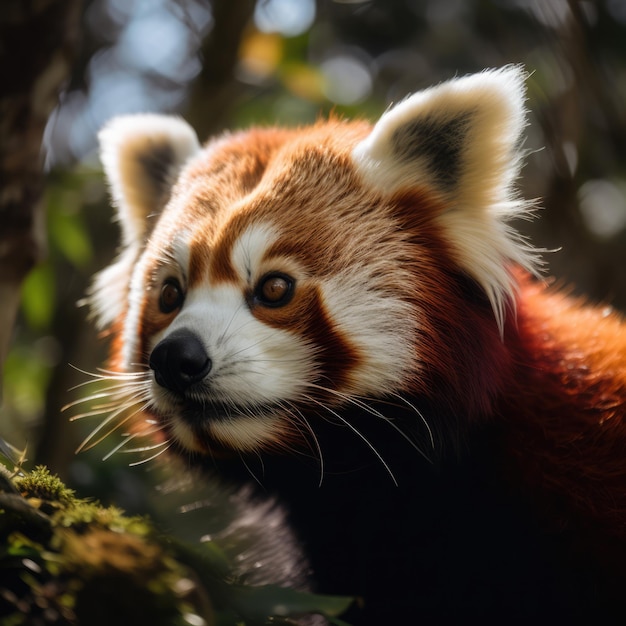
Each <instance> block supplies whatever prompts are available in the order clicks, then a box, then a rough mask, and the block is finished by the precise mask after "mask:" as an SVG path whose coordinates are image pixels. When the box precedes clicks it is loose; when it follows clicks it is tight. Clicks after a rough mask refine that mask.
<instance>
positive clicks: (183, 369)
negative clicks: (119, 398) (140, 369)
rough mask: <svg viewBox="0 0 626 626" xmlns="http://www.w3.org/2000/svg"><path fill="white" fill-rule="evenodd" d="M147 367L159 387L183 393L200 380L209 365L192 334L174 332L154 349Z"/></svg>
mask: <svg viewBox="0 0 626 626" xmlns="http://www.w3.org/2000/svg"><path fill="white" fill-rule="evenodd" d="M149 365H150V369H152V370H153V371H154V378H155V380H156V382H157V383H158V384H159V385H161V387H165V388H166V389H169V390H171V391H174V392H177V393H183V392H185V391H187V389H188V388H189V387H191V386H192V385H194V384H195V383H198V382H200V381H201V380H203V379H204V377H205V376H206V375H207V374H208V373H209V372H210V371H211V365H212V363H211V359H210V358H209V356H208V355H207V353H206V351H205V349H204V346H203V345H202V342H201V341H200V339H198V337H196V335H194V334H193V333H191V332H189V331H186V330H177V331H175V332H173V333H172V334H171V335H169V336H168V337H166V338H165V339H163V340H162V341H160V342H159V343H158V344H157V345H156V346H155V348H154V350H152V353H151V354H150V360H149Z"/></svg>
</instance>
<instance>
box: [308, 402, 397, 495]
mask: <svg viewBox="0 0 626 626" xmlns="http://www.w3.org/2000/svg"><path fill="white" fill-rule="evenodd" d="M306 399H307V400H309V401H310V402H313V403H314V404H317V405H318V406H320V407H322V408H323V409H324V410H325V411H327V412H328V413H330V414H331V415H333V416H334V417H336V418H337V419H338V420H339V421H340V422H342V423H343V424H345V425H346V426H347V427H348V428H349V429H350V430H351V431H352V432H353V433H354V434H355V435H357V436H358V437H359V438H360V439H361V440H362V441H363V442H364V443H365V444H366V445H367V447H368V448H369V449H370V450H371V451H372V452H373V453H374V455H375V456H376V457H377V458H378V460H379V461H380V462H381V463H382V465H383V467H384V468H385V469H386V470H387V472H388V474H389V476H390V477H391V480H393V483H394V485H395V486H396V487H397V486H398V482H397V481H396V477H395V476H394V474H393V472H392V471H391V468H390V467H389V465H387V463H386V461H385V459H383V457H382V456H381V454H380V452H378V450H377V449H376V448H375V446H374V445H373V444H372V443H371V441H370V440H369V439H368V438H367V437H366V436H365V435H364V434H363V433H362V432H361V431H360V430H359V429H358V428H356V427H355V426H354V425H353V424H351V423H350V422H349V421H348V420H347V419H345V418H344V417H342V416H341V415H340V414H339V413H337V411H335V410H333V409H331V408H330V407H329V406H326V405H325V404H324V403H323V402H320V401H319V400H317V399H315V398H313V397H311V396H306Z"/></svg>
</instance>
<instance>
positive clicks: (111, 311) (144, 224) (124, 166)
mask: <svg viewBox="0 0 626 626" xmlns="http://www.w3.org/2000/svg"><path fill="white" fill-rule="evenodd" d="M99 139H100V156H101V160H102V164H103V166H104V171H105V174H106V177H107V179H108V182H109V186H110V190H111V196H112V198H113V202H114V204H115V206H116V208H117V217H118V220H119V222H120V227H121V230H122V249H121V252H120V255H119V257H118V258H117V260H116V261H115V262H114V263H113V264H112V265H111V266H109V267H108V268H106V269H105V270H103V271H102V272H100V273H99V274H97V275H96V277H95V279H94V282H93V284H92V287H91V291H90V294H89V297H88V303H89V304H90V305H91V309H92V314H93V315H94V316H95V317H96V319H97V322H98V324H99V325H100V326H101V327H106V326H109V325H110V324H111V323H113V322H114V321H115V320H116V319H117V318H118V316H119V315H120V314H121V313H122V312H123V310H124V307H125V306H126V300H127V297H126V294H127V291H128V283H129V280H130V274H131V271H132V268H133V266H134V263H135V261H136V260H137V256H138V254H139V252H140V251H141V249H142V248H143V245H144V243H145V241H146V239H147V237H148V235H149V234H150V231H151V229H152V227H153V225H154V222H155V221H156V219H150V218H156V217H158V215H159V214H160V212H161V211H162V210H163V208H164V207H165V205H166V204H167V202H168V200H169V197H170V193H171V190H172V186H173V185H174V183H175V182H176V179H177V177H178V174H179V172H180V170H181V169H182V167H183V165H184V164H185V163H186V162H187V161H188V160H189V159H190V158H191V157H193V156H194V155H195V154H196V153H197V152H198V151H199V149H200V145H199V143H198V139H197V137H196V134H195V132H194V131H193V130H192V128H191V127H190V126H189V125H188V124H187V123H186V122H184V121H183V120H181V119H178V118H175V117H170V116H165V115H152V114H151V115H128V116H123V117H118V118H115V119H113V121H111V122H109V123H108V124H107V125H106V126H105V127H104V128H103V129H102V130H101V131H100V134H99Z"/></svg>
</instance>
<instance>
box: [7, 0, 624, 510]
mask: <svg viewBox="0 0 626 626" xmlns="http://www.w3.org/2000/svg"><path fill="white" fill-rule="evenodd" d="M69 1H70V0H68V2H69ZM27 4H28V3H27ZM4 10H5V8H4V7H3V8H0V17H1V14H2V12H3V11H4ZM5 17H6V16H5ZM77 35H78V39H77V45H76V52H75V54H74V62H73V66H72V70H71V76H70V78H69V81H68V82H67V83H66V84H65V86H64V89H63V91H62V93H61V96H60V100H59V103H58V106H57V107H56V109H55V110H54V112H53V114H52V116H51V117H50V119H49V121H48V123H47V126H46V130H45V135H44V151H45V170H46V188H45V214H46V233H47V252H46V258H45V260H44V261H43V262H42V263H40V264H39V265H38V266H37V267H36V268H35V269H34V270H33V271H32V272H31V273H30V274H29V275H28V277H27V279H26V281H25V282H24V284H23V289H22V303H21V309H20V313H19V316H18V321H17V324H16V327H15V330H14V336H13V339H12V348H11V351H10V353H9V355H8V358H7V360H6V363H5V369H4V393H3V403H2V408H1V415H0V437H2V438H3V439H4V440H5V441H7V442H9V443H11V444H12V445H14V446H16V447H18V448H23V447H25V446H26V447H27V454H26V456H27V457H28V459H29V464H30V463H46V464H47V465H48V466H49V467H50V468H51V470H52V471H54V472H56V473H58V474H60V475H61V476H62V477H63V478H64V479H65V480H67V481H68V483H69V484H70V485H71V486H72V487H74V488H76V489H77V490H78V492H79V493H81V494H84V495H89V496H96V497H100V498H102V499H103V500H104V501H114V502H116V503H117V504H118V505H120V506H122V507H124V508H126V509H127V510H129V511H131V512H132V511H137V510H139V511H142V512H145V510H146V508H150V507H149V503H146V502H145V501H144V495H143V494H144V491H145V490H143V489H142V487H141V484H142V474H143V473H144V472H143V471H142V469H143V470H146V469H147V470H149V468H150V464H149V463H148V464H146V465H143V466H142V468H130V469H129V468H128V467H127V466H128V458H125V455H123V454H118V455H114V456H112V457H111V458H110V459H108V460H107V461H106V462H102V458H103V457H104V456H106V455H107V453H108V452H109V451H110V450H111V449H112V448H113V447H114V445H115V442H108V441H105V442H103V443H101V444H99V445H97V446H96V447H95V448H94V449H93V450H90V451H88V452H84V453H81V454H79V455H75V454H74V452H75V450H76V448H77V447H78V446H79V444H80V442H81V440H82V439H84V437H85V436H86V434H87V433H88V432H89V431H90V430H91V429H93V428H94V427H95V426H96V425H97V420H99V419H101V418H95V419H96V421H91V422H90V421H89V419H85V420H81V421H77V422H71V423H70V421H69V418H70V416H71V415H72V411H71V410H70V411H66V412H63V411H62V410H61V409H62V407H63V406H64V405H66V404H67V403H69V402H71V401H73V400H76V399H77V398H78V397H79V396H80V389H77V390H73V391H72V390H71V389H72V388H73V387H75V386H76V385H79V384H80V383H81V382H84V381H85V380H87V378H88V377H87V376H86V375H85V374H84V373H82V372H81V371H79V370H86V371H90V372H94V371H96V370H97V368H98V367H99V366H101V365H102V363H103V362H104V360H105V358H106V342H105V341H104V340H102V339H101V338H98V337H97V335H96V331H95V330H94V328H93V327H92V326H91V325H90V324H89V323H88V321H87V319H86V317H87V311H86V309H84V308H79V307H77V301H79V300H80V298H81V297H82V296H83V295H84V292H85V290H86V287H87V285H88V283H89V280H90V277H91V276H92V275H93V274H94V272H96V271H97V270H99V269H101V268H102V267H104V266H105V265H106V264H107V263H108V262H109V261H110V260H111V258H112V256H113V255H114V253H115V247H116V245H117V235H118V233H117V226H116V225H115V224H113V223H112V221H111V217H112V211H111V209H110V207H109V201H108V197H107V190H106V187H105V184H104V181H103V178H102V173H101V170H100V165H99V162H98V157H97V147H96V134H97V132H98V129H99V128H100V127H101V126H102V125H103V124H104V123H105V122H106V121H107V120H108V119H109V118H111V117H112V116H114V115H117V114H122V113H129V112H138V111H161V112H172V113H178V114H180V115H182V116H184V117H185V118H186V119H188V120H189V121H190V123H191V124H192V125H193V126H194V127H195V128H196V129H197V130H198V133H199V136H200V137H201V138H206V137H208V136H209V135H210V134H212V133H215V132H219V131H220V130H222V129H225V128H236V127H242V126H248V125H250V124H268V123H279V124H288V125H297V124H301V123H307V122H310V121H313V120H315V119H316V118H317V117H318V116H319V115H320V114H321V115H325V114H327V113H328V112H329V111H331V110H335V111H337V112H339V113H341V114H345V115H348V116H364V117H367V118H370V119H375V118H376V117H377V116H378V115H380V113H381V112H382V111H384V109H385V108H386V107H387V106H388V104H389V103H391V102H394V101H398V100H399V99H401V98H403V97H404V96H405V95H407V94H409V93H410V92H413V91H416V90H418V89H420V88H424V87H427V86H429V85H431V84H434V83H438V82H440V81H442V80H445V79H447V78H450V77H453V76H455V75H463V74H466V73H469V72H475V71H480V70H482V69H484V68H486V67H496V66H501V65H503V64H506V63H522V64H523V65H524V66H525V67H526V68H527V70H528V71H529V72H530V73H531V77H530V79H529V81H528V107H529V109H530V125H529V128H528V139H527V142H526V145H525V147H526V149H527V150H528V151H529V157H528V159H527V164H526V166H525V169H524V171H523V180H522V181H521V186H522V188H523V192H524V194H525V195H526V196H527V197H537V198H541V199H542V200H541V206H542V210H541V211H539V215H538V219H536V220H535V221H534V222H532V223H523V224H521V225H520V227H521V228H522V229H523V230H524V232H526V233H527V234H528V235H529V236H530V237H531V238H532V240H533V241H534V243H535V244H536V245H538V246H540V247H545V248H547V249H558V251H556V252H553V253H550V254H548V255H546V258H547V261H548V263H549V269H548V275H550V276H555V277H557V278H558V280H561V281H562V282H563V283H565V284H570V283H572V284H576V285H577V287H576V291H577V292H580V293H584V294H587V295H588V296H589V297H590V298H591V299H593V300H596V301H605V302H610V303H612V304H613V305H614V306H616V307H618V308H620V309H622V310H624V311H626V269H625V268H626V2H624V0H601V1H600V0H598V1H577V0H369V1H367V0H363V1H362V0H334V1H333V0H317V1H316V0H257V1H256V2H254V0H213V1H209V0H86V1H85V2H83V3H82V7H81V18H80V25H79V27H78V33H77ZM28 45H29V46H37V45H38V42H37V40H36V38H33V40H32V41H28ZM15 62H16V63H18V64H19V59H16V61H15ZM0 228H2V227H1V226H0Z"/></svg>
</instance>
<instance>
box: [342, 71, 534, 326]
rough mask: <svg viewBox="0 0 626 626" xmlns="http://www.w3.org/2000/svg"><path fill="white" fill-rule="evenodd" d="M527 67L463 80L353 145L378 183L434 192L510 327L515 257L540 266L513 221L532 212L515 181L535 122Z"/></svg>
mask: <svg viewBox="0 0 626 626" xmlns="http://www.w3.org/2000/svg"><path fill="white" fill-rule="evenodd" d="M525 79H526V74H525V72H524V71H523V70H522V68H520V67H519V66H507V67H504V68H502V69H499V70H490V71H485V72H482V73H480V74H474V75H471V76H466V77H463V78H457V79H454V80H451V81H448V82H445V83H442V84H440V85H438V86H436V87H432V88H430V89H427V90H425V91H422V92H419V93H416V94H414V95H413V96H411V97H409V98H407V99H406V100H404V101H403V102H401V103H399V104H398V105H396V106H395V107H393V108H391V109H390V110H389V111H387V112H386V113H385V114H384V115H383V116H382V117H381V118H380V120H379V121H378V123H377V124H376V125H375V127H374V129H373V130H372V132H371V133H370V135H369V136H368V137H367V138H366V139H365V140H363V141H362V142H361V143H360V144H358V145H357V147H356V148H355V149H354V151H353V159H354V162H355V164H356V167H357V169H358V170H359V171H360V172H361V173H362V174H363V178H364V180H365V181H367V183H368V184H372V185H373V186H374V187H376V188H377V189H378V190H380V191H382V192H384V193H393V192H397V191H400V190H409V189H422V190H423V189H427V190H429V191H430V193H432V194H434V195H435V196H436V197H437V198H439V199H440V200H441V202H442V205H443V206H444V207H445V209H444V210H442V212H441V213H440V215H439V216H438V220H439V222H440V223H441V225H442V227H443V228H444V230H445V232H446V234H447V236H448V240H449V242H450V243H451V245H452V249H453V250H454V251H455V252H456V257H457V258H456V260H457V262H458V264H459V266H460V267H461V268H462V269H464V270H465V271H466V272H467V273H468V274H469V275H470V276H472V277H473V278H474V279H475V280H476V281H477V282H478V283H479V284H480V285H481V286H482V287H483V289H484V290H485V293H486V294H487V296H488V297H489V299H490V301H491V304H492V306H493V309H494V314H495V316H496V319H497V321H498V324H499V325H500V328H502V325H503V321H504V313H505V309H506V306H507V302H509V301H510V300H511V296H512V293H511V291H512V283H511V277H510V274H509V271H508V269H507V266H508V265H509V264H510V262H514V263H518V264H520V265H522V266H523V267H526V268H528V269H532V268H533V267H534V266H535V264H536V253H535V252H534V251H533V250H532V249H531V248H530V247H529V245H528V244H526V243H525V242H524V241H523V240H522V239H521V238H520V237H519V236H518V235H517V234H516V233H515V231H513V230H512V229H511V228H510V227H509V226H508V221H509V220H510V219H512V218H514V217H517V216H520V215H523V214H527V212H528V209H529V207H530V203H528V202H526V201H523V200H521V199H520V198H519V197H518V196H517V195H516V193H515V191H514V189H513V182H514V181H515V179H516V177H517V175H518V174H519V169H520V165H521V157H522V154H521V150H520V145H519V142H520V136H521V133H522V130H523V128H524V126H525V124H526V119H525V105H524V102H525V87H524V81H525Z"/></svg>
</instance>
